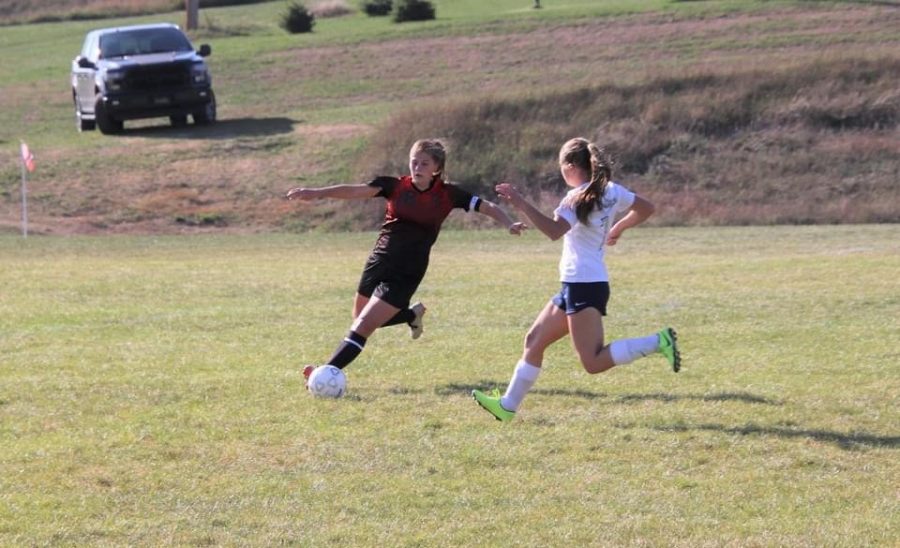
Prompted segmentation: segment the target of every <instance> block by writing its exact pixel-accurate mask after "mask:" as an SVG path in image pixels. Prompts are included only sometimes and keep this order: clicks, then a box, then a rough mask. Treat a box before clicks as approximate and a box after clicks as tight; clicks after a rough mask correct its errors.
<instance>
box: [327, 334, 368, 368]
mask: <svg viewBox="0 0 900 548" xmlns="http://www.w3.org/2000/svg"><path fill="white" fill-rule="evenodd" d="M365 346H366V338H365V337H363V336H362V335H360V334H359V333H357V332H356V331H352V330H351V331H350V333H348V334H347V336H346V337H345V338H344V340H343V341H341V344H339V345H338V347H337V349H336V350H335V351H334V354H332V356H331V359H329V360H328V364H329V365H333V366H335V367H337V368H338V369H343V368H345V367H347V366H348V365H349V364H350V362H352V361H353V360H355V359H356V357H357V356H359V353H360V352H362V350H363V347H365Z"/></svg>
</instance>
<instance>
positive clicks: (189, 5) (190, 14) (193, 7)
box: [184, 0, 200, 30]
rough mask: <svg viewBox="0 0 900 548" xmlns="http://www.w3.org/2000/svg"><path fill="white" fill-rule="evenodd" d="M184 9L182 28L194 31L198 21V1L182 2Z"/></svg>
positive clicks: (187, 0)
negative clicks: (185, 14) (184, 16)
mask: <svg viewBox="0 0 900 548" xmlns="http://www.w3.org/2000/svg"><path fill="white" fill-rule="evenodd" d="M184 9H185V11H186V12H187V17H186V18H185V25H184V28H185V29H187V30H196V29H197V21H198V20H199V19H200V0H184Z"/></svg>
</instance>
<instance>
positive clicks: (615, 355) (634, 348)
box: [609, 335, 659, 365]
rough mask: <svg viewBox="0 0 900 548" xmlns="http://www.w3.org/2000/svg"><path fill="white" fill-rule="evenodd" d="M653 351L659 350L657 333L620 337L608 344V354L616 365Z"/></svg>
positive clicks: (647, 354) (629, 361)
mask: <svg viewBox="0 0 900 548" xmlns="http://www.w3.org/2000/svg"><path fill="white" fill-rule="evenodd" d="M655 352H659V335H649V336H647V337H638V338H636V339H621V340H618V341H613V342H611V343H610V344H609V355H610V357H611V358H612V361H613V363H614V364H616V365H625V364H626V363H631V362H633V361H634V360H636V359H638V358H643V357H644V356H649V355H650V354H653V353H655Z"/></svg>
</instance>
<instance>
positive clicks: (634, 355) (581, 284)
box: [472, 138, 681, 421]
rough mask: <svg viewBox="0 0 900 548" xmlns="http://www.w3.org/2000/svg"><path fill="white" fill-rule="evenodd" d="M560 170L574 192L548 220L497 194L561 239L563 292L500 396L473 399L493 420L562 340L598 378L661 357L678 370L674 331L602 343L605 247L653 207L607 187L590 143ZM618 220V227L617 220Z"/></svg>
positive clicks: (579, 146) (571, 144)
mask: <svg viewBox="0 0 900 548" xmlns="http://www.w3.org/2000/svg"><path fill="white" fill-rule="evenodd" d="M559 167H560V171H561V172H562V176H563V179H565V181H566V184H567V185H568V186H569V187H571V190H569V192H568V193H567V194H566V196H565V197H564V198H563V199H562V201H560V203H559V206H558V207H557V208H556V210H555V211H554V212H553V217H552V218H551V217H548V216H546V215H544V214H543V213H541V212H540V211H539V210H538V209H537V208H536V207H535V206H534V205H532V204H531V203H529V202H528V201H527V200H525V198H524V197H523V196H522V195H521V194H520V193H519V191H518V190H517V189H516V187H515V186H513V185H512V184H510V183H500V184H498V185H497V186H496V191H497V193H498V194H499V195H500V198H501V199H502V200H504V201H507V202H509V204H510V205H512V206H513V207H514V208H515V209H517V210H518V211H519V212H521V213H522V214H523V215H524V216H525V217H527V218H528V220H529V221H531V224H532V226H534V227H535V228H537V229H538V230H540V231H541V232H543V233H544V234H545V235H546V236H547V237H548V238H550V239H551V240H557V239H559V238H563V251H562V257H561V258H560V261H559V275H560V281H561V282H562V289H561V290H560V292H559V293H558V294H556V295H555V296H554V297H553V298H552V299H551V300H550V302H548V303H547V304H546V306H544V309H543V310H541V312H540V314H538V316H537V318H536V319H535V320H534V323H533V324H532V326H531V328H530V329H529V330H528V334H527V335H525V348H524V352H523V353H522V358H521V359H520V360H519V362H518V363H517V364H516V367H515V370H514V371H513V376H512V379H511V380H510V382H509V386H508V387H507V389H506V393H505V394H503V395H502V396H501V395H500V393H499V391H498V390H496V389H495V390H494V391H493V394H486V393H484V392H482V391H480V390H474V391H473V392H472V396H473V397H474V398H475V401H477V402H478V404H479V405H481V406H482V407H483V408H485V409H486V410H487V411H489V412H490V413H491V414H492V415H494V417H496V418H497V420H500V421H509V420H512V419H513V418H514V417H515V415H516V411H517V410H518V408H519V406H520V405H521V403H522V400H523V399H524V398H525V395H526V394H527V393H528V391H529V390H530V389H531V387H532V386H533V385H534V383H535V381H536V380H537V377H538V374H539V373H540V372H541V365H542V364H543V361H544V351H545V350H546V349H547V347H549V346H550V345H551V344H553V343H554V342H556V341H558V340H559V339H561V338H563V337H564V336H566V335H567V334H569V335H571V336H572V346H573V347H574V349H575V353H576V354H578V358H579V359H580V360H581V364H582V365H583V366H584V369H585V371H587V372H588V373H591V374H595V373H601V372H603V371H606V370H608V369H610V368H612V367H614V366H616V365H624V364H627V363H630V362H632V361H634V360H636V359H638V358H641V357H644V356H647V355H650V354H654V353H657V352H658V353H661V354H662V355H663V356H665V357H666V359H667V360H668V362H669V365H671V367H672V369H673V370H674V371H675V372H678V370H679V369H680V368H681V356H680V354H679V351H678V346H677V340H676V334H675V330H674V329H672V328H671V327H667V328H665V329H663V330H661V331H659V332H658V333H655V334H653V335H648V336H646V337H638V338H634V339H621V340H617V341H613V342H612V343H610V344H609V345H606V344H604V341H603V316H605V315H606V304H607V301H608V300H609V275H608V273H607V270H606V263H605V261H604V248H605V247H606V246H607V245H615V244H616V242H617V241H618V240H619V238H620V237H621V236H622V233H623V232H624V231H625V230H626V229H629V228H632V227H634V226H636V225H638V224H640V223H642V222H643V221H645V220H646V219H647V218H648V217H649V216H650V215H652V214H653V210H654V207H653V204H652V203H650V202H649V201H647V200H646V199H645V198H642V197H641V196H638V195H637V194H635V193H633V192H631V191H630V190H628V189H627V188H625V187H624V186H622V185H619V184H617V183H615V182H613V181H612V180H611V178H612V170H611V167H610V164H609V161H608V160H607V159H606V158H605V157H604V155H603V152H602V151H601V150H600V149H599V148H598V147H597V145H595V144H594V143H591V142H590V141H588V140H587V139H582V138H576V139H571V140H569V141H568V142H567V143H566V144H564V145H563V146H562V148H561V149H560V151H559ZM617 218H618V220H616V219H617Z"/></svg>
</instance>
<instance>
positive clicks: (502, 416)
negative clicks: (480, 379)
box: [472, 388, 516, 422]
mask: <svg viewBox="0 0 900 548" xmlns="http://www.w3.org/2000/svg"><path fill="white" fill-rule="evenodd" d="M472 397H473V398H475V401H477V402H478V405H480V406H481V407H484V408H485V410H487V412H488V413H490V414H491V415H494V418H496V419H497V420H498V421H501V422H508V421H511V420H513V418H515V416H516V412H515V411H507V410H506V409H504V408H503V406H502V405H500V391H499V390H497V389H496V388H495V389H494V391H493V392H492V393H491V395H490V396H488V395H487V394H485V393H484V392H482V391H481V390H472Z"/></svg>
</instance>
